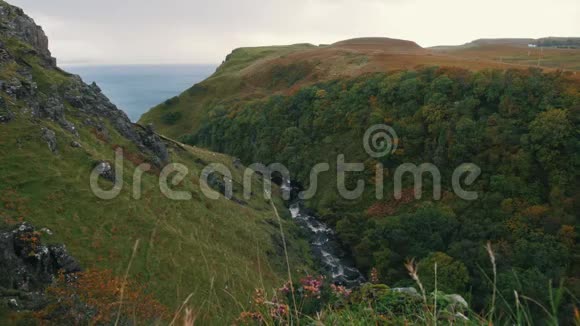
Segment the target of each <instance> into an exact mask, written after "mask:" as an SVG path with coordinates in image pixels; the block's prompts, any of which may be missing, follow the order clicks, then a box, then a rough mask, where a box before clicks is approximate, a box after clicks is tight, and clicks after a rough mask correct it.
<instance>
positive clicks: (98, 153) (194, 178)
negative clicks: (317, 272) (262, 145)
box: [0, 42, 312, 324]
mask: <svg viewBox="0 0 580 326" xmlns="http://www.w3.org/2000/svg"><path fill="white" fill-rule="evenodd" d="M20 47H22V44H21V43H19V42H12V43H11V49H12V51H13V53H19V52H18V51H20ZM24 60H26V62H27V64H29V65H30V66H31V67H32V74H33V80H34V81H35V82H36V83H37V84H38V86H39V91H40V92H49V91H50V90H51V89H52V88H53V87H57V86H58V85H60V84H62V83H65V82H67V80H68V78H69V77H68V76H67V75H66V74H64V73H62V72H60V71H58V70H52V69H46V68H44V67H42V66H41V65H40V64H39V61H38V59H37V58H36V57H34V56H33V55H31V56H25V57H24ZM17 69H18V65H8V66H4V67H2V69H0V77H2V78H9V77H19V75H18V74H17ZM0 95H1V96H3V97H5V99H6V102H7V103H8V109H9V110H11V111H12V112H14V113H15V115H16V116H15V118H14V119H13V120H12V121H10V122H9V123H6V124H2V125H1V126H0V224H1V225H2V226H3V227H5V226H6V225H7V224H11V223H15V222H17V221H19V220H24V221H27V222H30V223H32V224H34V225H35V226H36V227H37V228H49V229H51V230H52V231H53V232H54V235H53V236H50V237H48V236H45V238H44V241H47V242H49V243H64V244H66V245H67V247H68V249H69V251H70V252H71V254H72V255H73V256H74V257H76V258H77V259H78V260H79V261H80V263H81V265H82V266H83V267H85V268H89V269H93V268H98V269H112V270H113V271H115V272H116V273H118V274H119V275H121V274H122V273H124V271H125V269H126V267H127V264H128V261H129V258H130V256H131V254H132V248H133V246H134V244H135V242H136V241H137V240H140V246H139V248H138V251H137V252H136V256H135V259H134V261H133V264H132V268H131V272H130V277H131V278H134V279H136V280H138V281H139V282H141V283H142V284H145V285H146V286H147V289H148V291H150V292H151V293H152V294H153V295H154V297H155V298H157V299H158V300H160V301H161V302H162V303H163V304H165V305H167V306H168V307H169V308H170V309H171V310H172V309H177V308H178V307H179V305H180V304H181V303H182V302H183V300H184V299H185V298H186V297H187V296H188V295H190V294H193V295H192V297H191V299H190V301H189V304H190V305H191V306H193V307H195V309H196V311H197V313H198V314H199V318H200V320H201V321H203V322H204V323H209V324H223V323H226V322H230V321H231V320H232V319H233V318H234V317H235V315H236V314H237V313H238V309H239V304H240V303H241V304H242V305H244V304H246V303H247V302H248V300H249V298H250V296H251V293H252V291H253V290H254V288H256V287H258V286H264V287H272V286H275V285H278V284H280V283H283V282H284V279H285V278H286V276H285V275H286V263H285V260H284V258H283V256H282V255H280V250H281V248H280V247H279V246H278V245H276V243H278V242H277V239H278V238H279V237H280V234H279V230H278V225H277V221H276V219H275V215H274V212H273V210H272V207H271V205H270V203H269V202H268V201H266V200H265V199H264V198H263V197H262V196H258V195H256V196H254V198H252V199H251V200H250V201H249V202H248V204H247V205H245V206H243V205H240V204H237V203H235V202H233V201H230V200H227V199H225V198H223V197H220V198H219V199H218V200H211V199H207V198H205V197H204V195H203V194H202V192H201V189H200V185H199V176H200V174H201V170H202V169H203V168H204V166H205V163H214V162H219V163H222V164H225V165H226V166H228V167H230V169H232V171H234V180H235V182H236V184H241V182H242V170H241V169H235V168H234V167H233V166H232V162H233V159H232V158H231V157H228V156H225V155H220V154H215V153H211V152H208V151H205V150H201V149H198V148H193V147H186V148H185V149H180V148H179V147H177V146H173V147H171V149H170V154H171V159H170V161H172V162H175V163H182V164H184V165H185V166H187V167H188V169H189V171H190V173H189V175H188V176H187V178H186V179H185V181H184V182H183V183H182V184H181V185H179V186H177V187H178V188H179V189H180V190H187V191H189V192H191V193H192V194H193V199H192V200H189V201H171V200H169V199H167V198H165V196H164V195H163V194H162V193H161V191H160V190H159V186H158V183H159V177H158V173H156V172H153V173H145V174H144V175H143V188H142V189H143V196H142V198H141V199H139V200H136V199H134V198H133V197H132V186H133V171H134V170H135V168H136V166H135V164H134V163H132V162H130V161H129V160H125V162H124V176H123V180H124V188H123V191H122V192H121V194H120V195H119V196H118V197H117V198H115V199H113V200H110V201H104V200H100V199H98V198H97V197H96V196H95V195H93V193H92V192H91V190H90V186H89V175H90V172H91V170H92V168H93V166H94V165H95V162H97V161H100V160H107V161H111V162H114V150H113V147H114V146H115V145H120V146H123V147H124V148H125V149H126V152H127V153H130V154H132V155H140V154H139V151H138V150H137V148H136V146H135V145H134V144H133V143H131V142H129V141H128V140H126V139H125V138H123V137H122V136H121V135H120V134H118V133H117V132H116V131H115V129H114V128H113V127H112V126H111V125H110V124H109V123H108V121H106V120H104V123H105V125H106V127H107V129H108V130H109V132H110V136H111V139H110V141H109V142H107V143H105V142H103V141H101V140H99V139H98V138H97V137H96V135H95V134H94V132H93V131H92V130H91V129H92V128H91V127H88V126H85V125H84V124H83V122H84V120H85V119H86V117H85V116H84V115H83V114H81V113H80V112H78V111H76V110H74V109H72V108H71V107H67V109H66V111H67V112H66V115H67V117H66V118H67V120H68V121H70V122H72V123H74V124H75V126H77V128H78V130H79V134H80V137H79V139H76V138H74V136H73V135H71V134H70V133H68V132H66V131H64V130H63V129H62V128H61V127H60V126H59V125H57V124H56V123H53V122H50V121H47V120H35V119H31V117H30V113H26V112H25V110H24V108H26V107H27V106H26V105H25V104H24V103H21V102H15V101H14V100H12V99H10V98H8V97H6V96H5V95H4V94H2V93H0ZM42 127H48V128H50V129H52V130H54V131H55V132H56V136H57V142H58V153H57V154H56V155H55V154H53V153H51V152H50V150H49V148H48V146H47V144H46V143H45V142H44V141H43V140H42V138H41V134H42V132H41V129H42ZM73 140H77V141H79V142H80V143H81V144H82V146H83V147H82V148H73V147H71V146H70V143H71V141H73ZM253 182H254V189H259V187H260V186H261V183H260V181H259V179H258V178H257V177H255V178H254V180H253ZM103 186H104V187H110V186H111V184H110V183H107V182H103ZM256 193H257V194H260V192H259V191H256ZM235 195H236V197H238V198H242V194H241V189H240V186H236V187H235ZM275 202H276V205H277V206H278V207H279V210H280V211H284V208H283V204H282V202H281V200H280V199H277V198H276V199H275ZM284 217H285V218H284V220H283V221H284V224H285V225H284V229H285V230H286V232H287V234H286V237H287V239H288V244H289V246H288V249H289V255H290V262H291V264H292V266H293V272H296V273H303V272H304V270H308V269H309V268H310V266H311V265H312V262H311V258H310V253H309V246H308V243H307V242H306V241H304V240H300V239H299V232H300V231H299V229H298V227H297V226H295V225H294V224H293V223H292V222H291V221H290V218H289V214H288V213H286V214H285V216H284ZM1 314H2V315H4V317H5V314H4V313H1ZM1 320H2V316H0V321H1Z"/></svg>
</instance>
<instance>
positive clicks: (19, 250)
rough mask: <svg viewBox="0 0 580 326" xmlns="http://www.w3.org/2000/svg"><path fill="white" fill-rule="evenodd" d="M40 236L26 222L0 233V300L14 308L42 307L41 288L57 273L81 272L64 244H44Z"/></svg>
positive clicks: (32, 308) (40, 233)
mask: <svg viewBox="0 0 580 326" xmlns="http://www.w3.org/2000/svg"><path fill="white" fill-rule="evenodd" d="M41 236H42V232H40V231H37V230H36V229H35V227H34V226H32V225H30V224H28V223H23V224H20V225H17V226H16V227H14V228H12V229H10V230H7V231H3V232H0V300H6V301H7V302H8V303H10V306H11V307H12V308H14V309H17V310H37V309H40V308H42V307H43V305H44V304H46V303H45V297H44V289H45V288H46V287H47V286H48V285H50V284H52V283H53V281H54V280H55V278H56V277H57V276H58V274H59V273H61V272H62V273H64V274H65V275H66V274H72V273H76V272H80V271H81V267H80V265H79V264H78V262H77V261H76V260H75V259H74V258H73V257H72V256H71V255H70V254H69V253H68V251H67V249H66V247H65V246H64V245H46V244H44V243H43V242H42V240H41Z"/></svg>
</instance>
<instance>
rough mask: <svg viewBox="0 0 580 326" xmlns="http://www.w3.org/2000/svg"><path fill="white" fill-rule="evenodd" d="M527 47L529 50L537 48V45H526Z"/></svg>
mask: <svg viewBox="0 0 580 326" xmlns="http://www.w3.org/2000/svg"><path fill="white" fill-rule="evenodd" d="M528 47H529V48H537V47H538V46H537V45H535V44H531V43H530V44H528Z"/></svg>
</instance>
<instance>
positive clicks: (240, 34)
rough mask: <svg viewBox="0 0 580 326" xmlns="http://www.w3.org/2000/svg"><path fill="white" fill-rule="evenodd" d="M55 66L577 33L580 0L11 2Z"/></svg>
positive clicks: (214, 60)
mask: <svg viewBox="0 0 580 326" xmlns="http://www.w3.org/2000/svg"><path fill="white" fill-rule="evenodd" d="M8 2H10V3H12V4H14V5H17V6H19V7H22V8H23V9H24V10H25V11H26V12H27V13H28V14H29V15H30V16H32V17H33V18H34V19H35V20H36V22H37V24H39V25H41V26H43V28H44V30H45V31H46V32H47V34H48V37H49V38H50V49H51V51H52V52H53V55H54V56H55V57H57V59H58V60H59V62H60V63H61V64H72V63H81V64H129V63H219V62H221V61H222V60H223V59H224V57H225V56H226V55H227V54H228V53H229V52H231V50H232V49H234V48H236V47H242V46H258V45H273V44H292V43H304V42H307V43H313V44H320V43H333V42H336V41H339V40H343V39H348V38H353V37H363V36H385V37H392V38H401V39H408V40H413V41H415V42H417V43H419V45H421V46H433V45H447V44H463V43H466V42H469V41H471V40H474V39H477V38H486V37H532V38H538V37H544V36H580V2H579V0H551V1H548V0H543V1H536V0H486V1H483V0H478V1H474V0H268V1H258V0H205V1H199V0H98V1H90V0H8Z"/></svg>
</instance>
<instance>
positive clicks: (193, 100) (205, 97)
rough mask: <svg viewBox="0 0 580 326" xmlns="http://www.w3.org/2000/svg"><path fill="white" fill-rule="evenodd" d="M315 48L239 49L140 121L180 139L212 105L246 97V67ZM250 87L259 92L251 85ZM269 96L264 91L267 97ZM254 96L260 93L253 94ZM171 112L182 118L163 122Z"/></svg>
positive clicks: (196, 124) (200, 120)
mask: <svg viewBox="0 0 580 326" xmlns="http://www.w3.org/2000/svg"><path fill="white" fill-rule="evenodd" d="M311 48H315V46H314V45H311V44H295V45H288V46H265V47H249V48H239V49H236V50H234V51H232V53H231V54H230V55H229V56H228V59H227V61H225V62H224V63H223V64H222V65H221V66H220V67H219V68H218V69H217V71H216V72H215V73H214V74H213V75H212V76H210V77H209V78H207V79H206V80H204V81H203V82H201V83H199V84H198V85H194V86H193V87H191V88H190V89H188V90H186V91H185V92H183V93H182V94H181V95H179V97H178V98H177V99H174V100H172V101H170V102H166V103H162V104H159V105H157V106H156V107H154V108H152V109H151V110H150V111H148V112H147V113H145V114H144V115H143V116H142V117H141V119H140V121H139V122H140V123H142V124H147V123H154V124H155V126H156V128H157V130H158V131H159V132H160V133H161V134H163V135H166V136H169V137H175V138H178V137H179V136H182V135H185V134H189V133H191V132H192V131H195V130H197V128H199V126H200V123H201V122H202V121H203V119H204V118H205V117H206V116H207V113H208V110H209V109H210V108H211V107H213V106H215V105H216V104H218V103H223V105H224V106H226V107H228V108H229V106H230V103H231V102H232V101H235V100H237V99H239V97H240V96H242V97H243V96H245V95H244V94H246V92H244V89H245V88H246V87H249V86H248V85H246V83H245V81H244V79H243V78H242V77H241V71H242V70H244V69H245V68H248V67H249V66H250V65H252V64H253V63H255V62H258V61H260V60H262V59H265V58H275V57H283V56H285V55H287V54H289V53H292V52H295V51H301V50H307V49H311ZM250 89H251V90H252V91H255V89H253V88H251V87H250ZM266 95H267V94H263V96H266ZM252 96H256V95H255V94H252ZM257 96H260V95H259V94H258V95H257ZM169 113H181V118H180V119H179V121H176V122H175V123H166V122H163V120H164V119H163V117H164V116H166V115H167V114H169Z"/></svg>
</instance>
